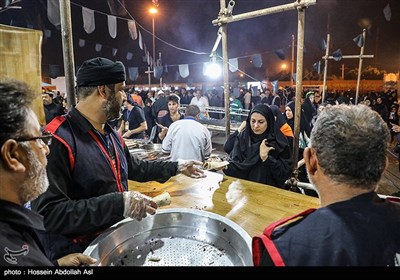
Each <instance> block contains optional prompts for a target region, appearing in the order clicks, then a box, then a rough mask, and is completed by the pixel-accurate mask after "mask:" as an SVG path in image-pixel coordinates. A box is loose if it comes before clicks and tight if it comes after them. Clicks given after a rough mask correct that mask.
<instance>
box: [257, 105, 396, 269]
mask: <svg viewBox="0 0 400 280" xmlns="http://www.w3.org/2000/svg"><path fill="white" fill-rule="evenodd" d="M389 140H390V134H389V130H388V127H387V125H386V123H385V122H384V121H383V120H382V118H381V117H380V116H379V114H377V113H376V112H375V111H373V110H371V109H370V108H368V107H367V106H364V105H358V106H354V105H337V106H332V107H330V108H326V109H325V110H324V111H323V112H322V113H321V115H320V116H319V118H318V119H317V122H316V123H315V126H314V128H313V131H312V133H311V142H310V143H311V146H310V147H308V148H306V149H305V151H304V159H305V163H306V168H307V173H308V176H309V179H310V182H311V183H312V184H313V185H314V186H315V187H316V189H317V191H318V194H319V197H320V202H321V208H320V209H318V210H315V209H308V210H306V211H304V212H303V213H300V214H298V215H296V216H295V217H290V218H287V219H284V220H281V221H278V222H275V223H273V224H271V225H270V226H268V227H267V228H266V229H265V230H264V234H262V235H258V236H255V237H254V238H253V261H254V264H255V265H276V266H278V265H280V266H283V265H286V266H394V265H397V266H398V265H399V264H400V239H399V236H400V204H399V203H395V202H394V201H390V199H389V198H387V199H383V198H380V197H379V196H378V195H377V193H376V192H375V190H376V188H377V185H378V182H379V181H380V179H381V177H382V174H383V172H384V171H385V168H386V166H387V164H388V160H387V156H386V149H387V145H388V141H389ZM299 217H302V218H301V219H296V220H295V221H294V222H292V223H289V224H286V225H285V226H282V227H279V228H278V226H280V225H283V224H285V223H287V222H288V221H290V220H292V219H294V218H299Z"/></svg>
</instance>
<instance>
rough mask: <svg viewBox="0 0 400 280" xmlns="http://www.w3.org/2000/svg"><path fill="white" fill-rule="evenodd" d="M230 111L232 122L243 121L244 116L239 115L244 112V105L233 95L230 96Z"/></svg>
mask: <svg viewBox="0 0 400 280" xmlns="http://www.w3.org/2000/svg"><path fill="white" fill-rule="evenodd" d="M229 101H230V104H229V109H230V113H231V114H230V118H231V120H232V121H235V122H240V121H241V120H242V116H241V115H238V114H239V113H241V112H242V109H243V105H242V102H240V100H239V99H238V98H237V97H235V95H234V94H233V93H231V95H230V96H229Z"/></svg>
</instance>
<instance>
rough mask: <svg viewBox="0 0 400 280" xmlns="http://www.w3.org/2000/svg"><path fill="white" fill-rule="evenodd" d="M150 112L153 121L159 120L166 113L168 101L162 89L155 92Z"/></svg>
mask: <svg viewBox="0 0 400 280" xmlns="http://www.w3.org/2000/svg"><path fill="white" fill-rule="evenodd" d="M151 113H152V114H153V118H154V120H155V121H157V122H159V121H160V120H161V118H162V117H164V116H165V115H166V114H168V101H167V97H166V96H165V93H164V92H163V91H162V90H159V91H158V92H157V99H156V101H155V102H153V106H152V107H151Z"/></svg>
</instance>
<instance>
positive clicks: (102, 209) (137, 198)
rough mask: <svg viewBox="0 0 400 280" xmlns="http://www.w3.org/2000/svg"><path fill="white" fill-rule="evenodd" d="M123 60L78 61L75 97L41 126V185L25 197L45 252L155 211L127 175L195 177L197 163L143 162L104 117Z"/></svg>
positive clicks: (68, 247) (76, 244) (109, 115)
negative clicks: (45, 182)
mask: <svg viewBox="0 0 400 280" xmlns="http://www.w3.org/2000/svg"><path fill="white" fill-rule="evenodd" d="M125 79H126V74H125V67H124V65H123V64H122V63H121V62H119V61H117V62H113V61H111V60H109V59H106V58H102V57H97V58H93V59H89V60H87V61H85V62H83V64H82V65H81V66H80V67H79V69H78V71H77V75H76V82H77V94H78V99H79V100H78V103H77V105H76V106H75V107H74V108H72V109H71V110H70V111H69V112H68V114H67V115H65V116H61V117H57V118H55V119H54V120H53V121H52V122H51V123H49V124H48V125H47V126H46V130H47V131H49V132H51V133H53V134H54V139H53V143H52V145H51V146H50V150H51V153H50V155H49V157H48V161H49V164H48V165H47V174H48V177H49V183H50V185H49V189H48V190H47V191H46V192H45V193H43V194H42V195H41V196H39V197H38V198H37V199H35V200H34V201H32V202H31V206H32V209H34V210H36V211H37V212H39V213H40V214H42V215H43V216H44V225H45V228H46V233H45V234H43V235H41V239H42V240H43V243H44V245H45V248H46V250H47V252H48V254H49V256H50V257H51V258H57V257H59V256H60V255H61V254H66V253H73V252H83V251H84V250H85V249H86V247H87V246H88V245H89V244H90V243H91V242H92V241H93V240H94V238H96V236H98V235H99V234H101V233H102V232H104V231H105V230H106V229H108V228H109V227H110V226H112V225H113V224H115V223H117V222H119V221H121V220H123V219H124V218H128V217H129V218H132V219H136V220H141V219H142V218H144V217H146V216H147V214H155V212H156V208H157V205H156V204H155V202H154V201H153V200H152V199H151V198H149V197H147V196H145V195H143V194H141V193H139V192H134V191H129V190H128V179H129V180H135V181H139V182H145V181H151V180H156V181H159V182H165V181H166V180H168V179H169V178H170V177H171V176H174V175H177V174H178V173H183V174H185V175H188V176H191V177H194V178H199V177H204V176H205V174H204V172H203V171H202V170H201V164H202V163H201V162H196V161H179V162H176V161H175V162H173V161H152V162H150V161H145V160H143V161H142V160H139V159H137V158H136V157H133V156H131V154H130V153H129V150H128V147H127V146H126V145H125V142H124V141H123V139H121V136H120V135H119V134H118V132H117V131H115V130H114V129H112V128H111V127H110V126H109V125H108V123H107V121H109V120H111V119H115V118H118V117H120V114H121V112H120V108H121V105H122V101H123V99H125V98H127V97H126V95H125V92H124V88H125Z"/></svg>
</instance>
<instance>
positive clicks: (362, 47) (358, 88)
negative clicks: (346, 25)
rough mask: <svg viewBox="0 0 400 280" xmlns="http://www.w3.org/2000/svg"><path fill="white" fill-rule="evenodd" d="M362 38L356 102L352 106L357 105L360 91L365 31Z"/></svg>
mask: <svg viewBox="0 0 400 280" xmlns="http://www.w3.org/2000/svg"><path fill="white" fill-rule="evenodd" d="M362 38H363V42H362V43H363V44H362V46H361V50H360V60H359V62H358V76H357V88H356V100H355V103H354V104H356V105H357V104H358V93H359V91H360V80H361V72H362V63H363V55H364V46H365V38H366V29H365V28H364V29H363V34H362Z"/></svg>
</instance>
